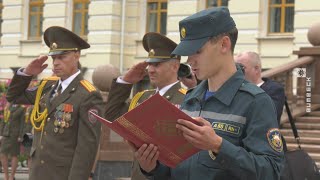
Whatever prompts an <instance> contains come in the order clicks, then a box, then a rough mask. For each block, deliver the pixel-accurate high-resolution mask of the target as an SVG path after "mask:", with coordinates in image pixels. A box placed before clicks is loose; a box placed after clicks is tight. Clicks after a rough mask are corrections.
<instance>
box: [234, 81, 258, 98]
mask: <svg viewBox="0 0 320 180" xmlns="http://www.w3.org/2000/svg"><path fill="white" fill-rule="evenodd" d="M240 90H241V91H245V92H248V93H250V94H251V95H253V96H255V95H257V94H261V93H264V91H263V90H262V89H261V88H259V87H258V86H256V85H254V84H252V83H248V82H247V83H246V82H244V83H242V85H241V87H240Z"/></svg>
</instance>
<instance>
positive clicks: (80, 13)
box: [72, 0, 90, 39]
mask: <svg viewBox="0 0 320 180" xmlns="http://www.w3.org/2000/svg"><path fill="white" fill-rule="evenodd" d="M89 2H90V0H73V23H72V24H73V27H72V30H73V32H74V33H76V34H77V35H79V36H80V37H82V38H84V39H86V37H87V35H88V7H89Z"/></svg>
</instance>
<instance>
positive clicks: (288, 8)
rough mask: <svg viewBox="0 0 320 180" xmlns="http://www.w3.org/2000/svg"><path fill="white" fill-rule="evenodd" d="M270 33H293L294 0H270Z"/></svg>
mask: <svg viewBox="0 0 320 180" xmlns="http://www.w3.org/2000/svg"><path fill="white" fill-rule="evenodd" d="M268 22H269V23H268V24H269V27H268V32H269V34H272V33H292V32H293V28H294V26H293V23H294V0H269V21H268Z"/></svg>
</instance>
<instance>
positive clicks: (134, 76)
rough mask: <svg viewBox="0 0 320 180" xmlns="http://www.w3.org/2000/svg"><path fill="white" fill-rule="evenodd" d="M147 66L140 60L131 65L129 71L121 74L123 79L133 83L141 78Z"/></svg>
mask: <svg viewBox="0 0 320 180" xmlns="http://www.w3.org/2000/svg"><path fill="white" fill-rule="evenodd" d="M147 66H148V63H147V62H140V63H138V64H136V65H134V66H132V67H131V68H130V69H129V71H128V72H127V73H126V74H125V75H124V76H123V78H122V79H123V80H124V81H126V82H128V83H131V84H135V83H137V82H139V81H141V80H142V79H143V77H144V76H145V75H147V72H146V68H147Z"/></svg>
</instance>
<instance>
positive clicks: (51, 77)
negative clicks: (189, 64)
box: [43, 76, 60, 81]
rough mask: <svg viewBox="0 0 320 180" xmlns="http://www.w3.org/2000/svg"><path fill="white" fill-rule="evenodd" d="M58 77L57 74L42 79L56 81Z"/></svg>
mask: <svg viewBox="0 0 320 180" xmlns="http://www.w3.org/2000/svg"><path fill="white" fill-rule="evenodd" d="M59 79H60V78H59V77H58V76H50V77H46V78H43V80H44V81H58V80H59Z"/></svg>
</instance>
